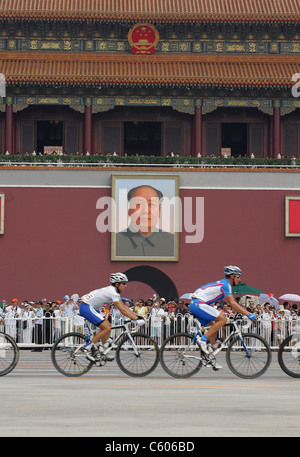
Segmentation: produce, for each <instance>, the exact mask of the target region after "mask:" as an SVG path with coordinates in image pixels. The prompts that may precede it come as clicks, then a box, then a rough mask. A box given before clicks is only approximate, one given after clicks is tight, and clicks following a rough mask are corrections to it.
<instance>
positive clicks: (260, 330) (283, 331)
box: [0, 313, 300, 349]
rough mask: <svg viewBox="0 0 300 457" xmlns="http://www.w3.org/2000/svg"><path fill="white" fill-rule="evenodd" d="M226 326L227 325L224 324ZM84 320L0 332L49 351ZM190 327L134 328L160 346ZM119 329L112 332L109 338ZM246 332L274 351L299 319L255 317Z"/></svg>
mask: <svg viewBox="0 0 300 457" xmlns="http://www.w3.org/2000/svg"><path fill="white" fill-rule="evenodd" d="M110 321H111V324H112V325H119V324H122V323H123V317H121V318H119V317H118V318H117V319H114V318H113V317H111V318H110ZM228 322H229V321H228ZM85 325H86V323H85V320H84V319H83V318H82V317H81V316H79V315H74V316H72V317H58V318H57V317H43V318H40V319H38V320H37V319H36V318H27V319H21V318H4V319H3V320H2V322H1V324H0V331H1V332H5V333H7V334H9V335H10V336H11V337H12V338H14V340H15V341H16V342H17V344H18V345H19V347H20V348H22V347H23V348H43V347H52V345H53V344H54V343H55V341H56V340H57V339H58V338H59V337H60V336H61V335H63V334H65V333H68V332H74V331H75V332H79V333H84V331H85ZM131 325H132V327H133V328H135V327H136V324H135V323H134V321H131ZM193 326H194V318H193V316H192V315H191V314H189V313H188V314H185V315H181V314H178V315H177V316H176V317H171V316H168V315H167V316H166V317H164V318H161V319H157V318H155V319H151V315H149V314H148V315H147V316H146V319H145V326H143V327H138V328H137V331H139V332H143V333H147V334H148V335H150V336H152V337H153V338H154V339H155V340H156V341H157V343H158V344H159V345H160V344H161V343H162V341H163V340H164V339H165V338H167V337H169V336H170V335H172V334H174V333H178V332H190V331H191V329H192V327H193ZM89 327H90V329H91V330H92V332H96V331H98V329H96V327H94V326H92V325H90V324H89ZM120 331H121V330H120V329H117V330H113V331H112V336H113V337H114V336H116V335H117V333H116V332H120ZM223 331H225V332H226V333H225V334H223V335H222V330H221V331H220V333H219V336H221V337H222V336H223V337H224V336H226V335H227V333H228V332H229V331H230V330H229V329H228V328H225V329H224V330H223ZM246 332H251V333H257V334H259V335H261V336H262V337H263V338H265V339H266V340H267V342H268V344H269V345H270V346H271V348H272V349H278V347H279V345H280V343H281V342H282V341H283V340H284V339H285V338H286V337H287V336H288V335H290V334H291V333H295V332H300V317H297V318H296V319H288V318H286V319H281V318H270V319H264V318H262V317H259V318H258V320H257V321H254V322H252V324H251V327H250V328H248V329H247V330H246Z"/></svg>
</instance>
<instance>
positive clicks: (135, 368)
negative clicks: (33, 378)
mask: <svg viewBox="0 0 300 457" xmlns="http://www.w3.org/2000/svg"><path fill="white" fill-rule="evenodd" d="M85 329H86V334H85V335H83V334H81V333H77V332H71V333H66V334H65V335H63V336H61V337H60V338H59V339H58V340H57V341H56V342H55V344H54V346H53V347H52V350H51V359H52V363H53V365H54V366H55V368H56V369H57V370H58V371H59V372H60V373H62V374H63V375H65V376H71V377H72V376H81V375H83V374H85V373H87V372H88V371H89V370H90V369H91V368H92V367H93V365H96V366H98V367H102V366H104V365H105V364H106V362H107V358H106V355H107V354H108V353H109V352H110V351H111V350H112V349H115V351H116V362H117V364H118V366H119V368H120V369H121V370H122V371H123V372H124V373H125V374H127V375H128V376H133V377H142V376H147V375H148V374H150V373H151V372H152V371H153V370H154V369H155V368H156V366H157V365H158V363H159V348H158V346H157V344H156V342H155V341H154V340H153V339H152V338H151V337H150V336H149V335H146V334H145V333H141V332H137V331H136V328H134V329H132V330H131V329H130V323H123V324H122V325H115V326H112V327H111V330H118V329H119V330H121V333H120V334H119V336H117V337H116V338H115V339H114V340H113V341H112V343H111V345H110V346H109V347H108V348H105V349H104V347H103V346H101V342H99V343H97V344H96V352H95V353H93V357H94V358H95V360H96V361H95V362H92V361H90V360H88V359H87V357H86V353H85V351H84V346H85V345H86V344H87V343H88V342H89V341H90V340H91V337H92V331H91V328H90V326H89V324H88V323H87V322H86V325H85ZM100 349H102V351H101V350H100Z"/></svg>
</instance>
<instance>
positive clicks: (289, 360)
mask: <svg viewBox="0 0 300 457" xmlns="http://www.w3.org/2000/svg"><path fill="white" fill-rule="evenodd" d="M277 355H278V362H279V365H280V368H281V369H282V370H283V371H284V372H285V373H286V374H287V375H288V376H291V377H292V378H300V333H293V334H292V335H289V336H288V337H287V338H286V339H285V340H284V341H283V342H282V343H281V345H280V346H279V350H278V354H277Z"/></svg>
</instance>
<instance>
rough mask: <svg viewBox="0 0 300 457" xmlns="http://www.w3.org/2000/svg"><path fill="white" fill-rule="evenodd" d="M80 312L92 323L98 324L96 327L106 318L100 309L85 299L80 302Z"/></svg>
mask: <svg viewBox="0 0 300 457" xmlns="http://www.w3.org/2000/svg"><path fill="white" fill-rule="evenodd" d="M79 313H80V315H81V316H82V317H84V318H85V319H86V320H87V321H89V322H90V323H91V324H93V325H96V327H98V325H100V324H101V322H103V321H104V320H105V319H104V317H103V316H102V315H101V314H100V312H99V311H97V310H96V309H95V308H93V307H92V306H91V305H89V304H88V303H85V302H84V301H82V302H81V303H80V308H79Z"/></svg>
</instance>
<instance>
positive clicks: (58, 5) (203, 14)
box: [0, 0, 300, 22]
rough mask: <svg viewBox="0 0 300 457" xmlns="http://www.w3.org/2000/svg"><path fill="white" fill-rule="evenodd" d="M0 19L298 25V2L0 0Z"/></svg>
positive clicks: (251, 0)
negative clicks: (276, 23) (241, 22)
mask: <svg viewBox="0 0 300 457" xmlns="http://www.w3.org/2000/svg"><path fill="white" fill-rule="evenodd" d="M0 18H20V19H26V18H31V19H41V18H50V19H76V20H80V19H82V20H86V19H92V20H127V21H140V20H143V21H169V20H171V21H270V22H276V21H287V22H289V21H299V18H300V2H299V0H34V1H33V0H1V7H0Z"/></svg>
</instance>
